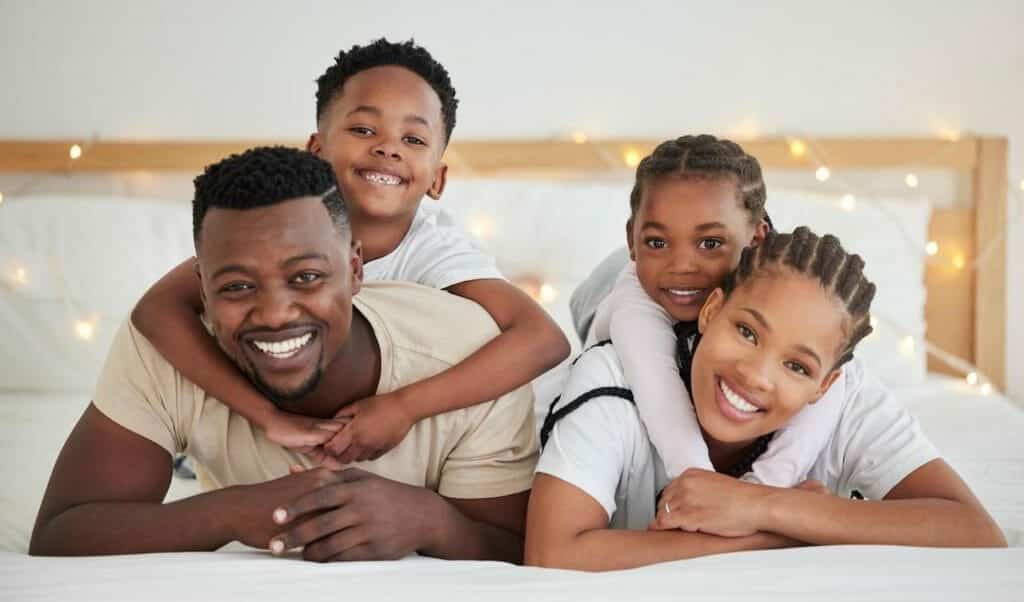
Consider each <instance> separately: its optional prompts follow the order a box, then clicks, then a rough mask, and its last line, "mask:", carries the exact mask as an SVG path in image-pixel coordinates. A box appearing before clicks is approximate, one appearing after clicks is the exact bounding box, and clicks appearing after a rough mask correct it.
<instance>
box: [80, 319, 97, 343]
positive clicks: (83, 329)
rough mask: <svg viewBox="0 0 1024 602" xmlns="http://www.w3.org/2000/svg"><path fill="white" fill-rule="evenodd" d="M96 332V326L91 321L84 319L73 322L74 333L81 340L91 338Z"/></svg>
mask: <svg viewBox="0 0 1024 602" xmlns="http://www.w3.org/2000/svg"><path fill="white" fill-rule="evenodd" d="M94 334H96V326H95V325H94V324H93V323H92V322H86V321H84V320H78V321H76V322H75V335H77V336H78V338H80V339H82V340H83V341H90V340H92V337H93V335H94Z"/></svg>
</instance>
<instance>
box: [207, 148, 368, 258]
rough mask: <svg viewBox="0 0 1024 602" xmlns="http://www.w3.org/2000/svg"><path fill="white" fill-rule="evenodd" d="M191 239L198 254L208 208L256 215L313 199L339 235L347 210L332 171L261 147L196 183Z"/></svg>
mask: <svg viewBox="0 0 1024 602" xmlns="http://www.w3.org/2000/svg"><path fill="white" fill-rule="evenodd" d="M194 183H195V189H196V194H195V199H194V200H193V201H192V237H193V240H194V241H195V245H196V251H197V252H198V251H199V233H200V231H201V229H202V225H203V218H204V217H206V212H207V211H209V210H210V208H212V207H219V208H221V209H239V210H245V209H255V208H257V207H266V206H269V205H276V204H278V203H283V202H284V201H289V200H291V199H298V198H302V197H309V196H318V197H320V199H321V200H322V201H323V203H324V207H326V208H327V213H328V214H329V215H330V216H331V221H332V222H334V226H335V227H336V228H337V229H338V232H340V233H347V232H349V222H348V209H347V208H346V207H345V202H344V201H343V200H342V198H341V194H339V192H338V186H337V183H336V181H335V179H334V170H333V169H332V168H331V165H330V164H329V163H327V162H326V161H324V160H323V159H321V158H319V157H317V156H316V155H314V154H312V153H309V152H306V151H302V150H298V149H295V148H287V147H284V146H261V147H257V148H251V149H249V150H247V151H245V152H244V153H242V154H237V155H231V156H230V157H228V158H226V159H222V160H220V161H218V162H217V163H214V164H213V165H208V166H207V167H206V169H205V170H204V171H203V173H202V174H201V175H200V176H198V177H197V178H196V179H195V180H194Z"/></svg>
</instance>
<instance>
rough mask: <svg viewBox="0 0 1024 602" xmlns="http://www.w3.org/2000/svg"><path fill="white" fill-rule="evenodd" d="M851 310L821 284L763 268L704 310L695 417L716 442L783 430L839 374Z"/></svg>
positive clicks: (786, 271)
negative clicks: (848, 310) (848, 314)
mask: <svg viewBox="0 0 1024 602" xmlns="http://www.w3.org/2000/svg"><path fill="white" fill-rule="evenodd" d="M846 321H847V318H846V311H845V308H844V307H843V305H842V303H841V302H840V301H839V300H838V299H836V298H835V297H833V296H832V295H831V294H829V293H827V292H826V291H825V290H824V289H823V288H822V286H821V284H820V283H819V282H818V281H817V279H812V278H809V277H807V276H804V275H802V274H798V273H796V272H794V271H792V270H791V269H790V268H786V267H779V268H770V269H768V270H762V271H761V272H759V273H758V274H756V275H755V276H754V277H753V279H751V280H747V281H745V282H744V283H743V284H741V285H740V286H739V287H737V288H736V289H735V290H734V291H733V292H732V294H731V295H730V296H729V298H728V299H725V297H724V294H723V293H722V290H721V289H716V290H715V291H714V292H713V293H712V294H711V296H710V298H709V299H708V302H707V304H705V306H704V308H703V309H702V310H701V314H700V319H699V323H698V326H699V328H700V331H701V333H702V335H703V338H702V339H701V341H700V345H698V347H697V351H696V353H695V355H694V359H693V371H692V379H693V380H692V382H693V397H694V407H695V408H696V411H697V419H698V420H699V422H700V424H701V427H702V428H703V429H704V432H705V433H706V435H707V436H708V437H709V438H710V440H709V443H711V442H720V443H731V444H735V443H743V442H748V441H752V440H754V439H756V438H757V437H760V436H761V435H764V434H767V433H770V432H773V431H775V430H778V429H779V428H780V427H782V426H783V425H785V424H786V423H787V422H789V420H790V419H791V418H793V416H794V415H796V413H797V412H799V411H800V410H801V409H803V407H804V406H805V405H807V404H808V403H814V402H815V401H817V400H818V398H820V397H821V396H822V395H823V394H824V393H825V391H826V390H827V389H828V387H829V386H830V385H831V384H832V382H833V381H834V380H835V378H836V377H837V376H838V375H839V371H838V370H834V369H833V368H832V367H833V366H834V365H835V362H836V360H837V359H838V354H839V352H840V349H841V346H842V345H843V343H844V341H845V340H846V336H847V335H846V332H845V330H846Z"/></svg>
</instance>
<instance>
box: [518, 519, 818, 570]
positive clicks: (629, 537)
mask: <svg viewBox="0 0 1024 602" xmlns="http://www.w3.org/2000/svg"><path fill="white" fill-rule="evenodd" d="M534 544H536V545H534ZM796 545H801V544H800V543H799V542H796V541H793V540H790V539H788V538H785V537H782V536H779V535H775V534H772V533H757V534H755V535H751V536H749V537H718V536H716V535H705V534H703V533H688V532H685V531H635V530H627V529H593V530H591V531H584V532H583V533H580V534H578V535H576V536H575V537H573V538H572V540H571V541H566V542H553V541H550V540H546V539H545V538H542V539H541V540H540V541H537V542H532V543H531V547H530V549H528V550H527V557H526V564H531V565H536V566H544V567H549V568H562V569H576V570H583V571H611V570H620V569H631V568H636V567H640V566H647V565H649V564H655V563H658V562H668V561H672V560H685V559H687V558H697V557H700V556H709V555H712V554H724V553H727V552H740V551H744V550H768V549H775V548H784V547H790V546H796Z"/></svg>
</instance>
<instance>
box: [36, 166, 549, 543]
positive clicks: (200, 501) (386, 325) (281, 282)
mask: <svg viewBox="0 0 1024 602" xmlns="http://www.w3.org/2000/svg"><path fill="white" fill-rule="evenodd" d="M193 227H194V235H195V243H196V255H197V272H198V275H199V278H200V281H201V284H202V291H203V303H204V307H205V314H206V318H207V319H208V321H209V323H210V328H211V331H212V334H213V336H214V337H215V338H216V341H217V343H218V345H219V346H220V347H221V349H222V350H223V351H224V353H225V355H226V356H227V357H229V358H231V360H233V362H234V363H235V365H237V367H238V368H239V369H240V370H241V371H242V372H243V373H245V374H246V375H247V376H248V377H249V378H250V380H252V382H253V383H254V384H255V385H256V386H257V387H258V388H259V389H260V390H261V391H263V392H264V393H265V394H266V395H267V396H268V397H270V398H271V399H273V400H274V401H275V403H277V404H278V406H279V407H280V408H281V409H283V410H286V411H289V412H293V413H296V414H302V415H306V416H312V417H318V418H323V419H324V423H323V426H324V428H336V427H337V425H336V424H333V423H332V421H330V420H328V419H329V418H330V417H332V416H334V415H335V414H336V413H337V411H338V410H339V409H340V408H341V407H343V406H345V405H346V404H348V403H351V402H352V401H355V400H358V399H362V398H365V397H367V396H369V395H373V394H380V393H384V392H387V391H390V390H394V389H396V388H398V387H401V386H403V385H405V384H407V383H409V382H412V381H415V380H420V379H422V378H426V377H429V376H431V375H433V374H437V373H439V372H441V371H443V370H445V369H447V368H448V367H450V366H451V365H453V364H455V363H458V362H459V361H461V360H462V359H463V358H464V357H466V356H468V355H469V354H471V353H472V352H473V351H475V350H476V349H477V348H479V347H480V346H482V345H484V344H485V343H486V342H487V341H489V340H490V339H492V338H493V337H494V336H495V335H496V334H497V332H498V330H497V327H496V326H495V324H494V322H493V321H492V320H491V319H490V317H489V316H488V315H487V313H486V312H485V311H484V310H483V309H481V308H480V307H478V306H476V305H475V304H473V303H471V302H468V301H465V300H463V299H460V298H457V297H455V296H453V295H449V294H447V293H444V292H440V291H436V290H433V289H428V288H424V287H419V286H415V285H408V284H399V283H382V284H378V285H370V286H366V287H362V286H361V276H362V260H361V254H360V246H359V242H358V241H352V240H351V232H350V231H349V226H348V220H347V214H346V211H345V207H344V203H343V201H342V199H341V198H340V196H339V195H338V193H337V191H336V188H335V185H334V176H333V174H332V171H331V167H330V165H328V164H327V163H325V162H323V161H322V160H320V159H318V158H316V157H315V156H313V155H311V154H308V153H305V152H301V151H297V150H292V149H285V148H259V149H253V150H250V151H247V152H246V153H243V154H242V155H234V156H232V157H229V158H228V159H225V160H223V161H221V162H220V163H218V164H215V165H213V166H210V167H208V168H207V170H206V172H205V173H204V174H203V175H202V176H200V177H199V178H197V179H196V196H195V201H194V208H193ZM182 451H187V452H188V453H189V454H190V455H192V456H193V457H195V458H196V460H197V461H198V463H199V464H200V465H201V466H202V467H203V468H204V469H205V476H206V477H207V479H206V480H207V481H208V483H209V484H210V485H211V486H212V487H210V488H211V489H212V490H210V491H207V492H205V493H203V494H200V495H197V496H194V497H191V498H187V499H184V500H180V501H177V502H173V503H169V504H163V503H162V500H163V497H164V495H165V494H166V491H167V487H168V484H169V481H170V477H171V465H170V455H171V454H173V453H176V452H182ZM536 452H537V444H536V435H535V429H534V425H533V422H532V399H531V395H530V393H529V391H528V389H526V388H523V389H519V390H516V391H514V392H512V393H510V394H508V395H505V396H503V397H501V398H499V399H497V400H495V401H491V402H487V403H484V404H480V405H477V406H472V407H469V408H466V409H464V410H459V411H455V412H449V413H447V414H442V415H439V416H435V417H432V418H428V419H426V420H423V421H420V422H419V423H417V424H416V425H415V426H414V427H413V428H412V430H410V432H409V434H408V435H407V436H406V437H405V439H404V440H403V441H402V442H401V443H400V444H399V445H398V446H396V447H395V448H394V449H392V450H391V451H390V452H388V453H386V454H384V455H383V456H381V457H380V458H377V459H375V460H373V461H371V462H366V463H363V464H361V469H360V468H348V469H346V470H344V471H340V472H332V471H329V470H327V469H324V468H316V469H309V468H310V461H309V459H308V458H307V457H305V456H302V455H301V454H298V453H296V452H294V451H292V450H289V449H286V448H283V447H281V446H279V445H276V444H274V443H272V442H270V441H269V439H267V438H266V436H265V435H264V433H263V432H262V431H260V430H259V429H256V428H255V427H254V426H253V425H252V424H250V423H249V422H248V421H247V420H246V419H245V418H243V417H242V416H240V415H238V414H234V413H232V412H231V411H230V410H229V409H228V408H227V407H226V406H225V405H224V404H222V403H220V402H219V401H218V400H216V399H213V398H211V397H209V396H208V395H207V394H206V393H205V392H204V391H203V390H201V389H199V388H198V387H196V386H195V385H194V384H192V383H190V382H189V381H187V380H185V379H184V378H182V376H181V375H180V374H179V373H178V372H177V370H176V369H175V368H174V367H173V366H172V365H170V364H169V363H168V362H167V361H166V360H165V359H163V357H161V356H160V355H159V353H157V352H156V351H155V349H154V348H153V347H152V345H151V344H150V343H149V342H148V341H147V340H146V339H145V338H144V337H143V336H142V335H141V334H139V333H138V331H136V330H135V328H134V327H133V326H132V325H131V323H130V322H128V323H126V324H125V325H124V326H123V327H122V329H121V331H120V332H119V334H118V335H117V337H116V339H115V341H114V343H113V346H112V348H111V351H110V355H109V357H108V359H107V364H106V366H105V368H104V371H103V374H102V375H101V378H100V381H99V384H98V385H97V390H96V394H95V396H94V398H93V403H92V404H90V405H89V407H88V408H87V409H86V411H85V414H84V415H83V416H82V418H81V419H80V420H79V422H78V425H77V426H76V427H75V429H74V430H73V431H72V433H71V435H70V436H69V438H68V441H67V443H66V444H65V446H64V449H63V450H62V452H61V454H60V456H59V457H58V459H57V464H56V466H55V467H54V470H53V474H52V476H51V478H50V484H49V486H48V488H47V491H46V495H45V497H44V499H43V503H42V505H41V507H40V510H39V515H38V517H37V519H36V525H35V529H34V531H33V534H32V543H31V547H30V553H32V554H45V555H81V554H129V553H143V552H173V551H190V550H214V549H217V548H219V547H221V546H223V545H224V544H226V543H228V542H231V541H235V540H238V541H242V542H243V543H246V544H248V545H251V546H257V547H270V548H271V549H272V550H273V551H275V552H277V553H280V552H282V551H284V550H286V549H289V548H293V547H299V546H302V547H303V556H304V557H305V558H307V559H310V560H317V561H328V560H369V559H385V558H401V557H403V556H405V555H407V554H409V553H412V552H419V553H422V554H426V555H431V556H436V557H440V558H460V559H497V560H507V561H519V560H520V559H521V556H522V538H521V533H522V529H523V521H524V517H525V509H526V501H527V497H528V490H529V487H530V482H531V479H532V471H533V466H534V464H535V462H536ZM289 472H291V474H289Z"/></svg>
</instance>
